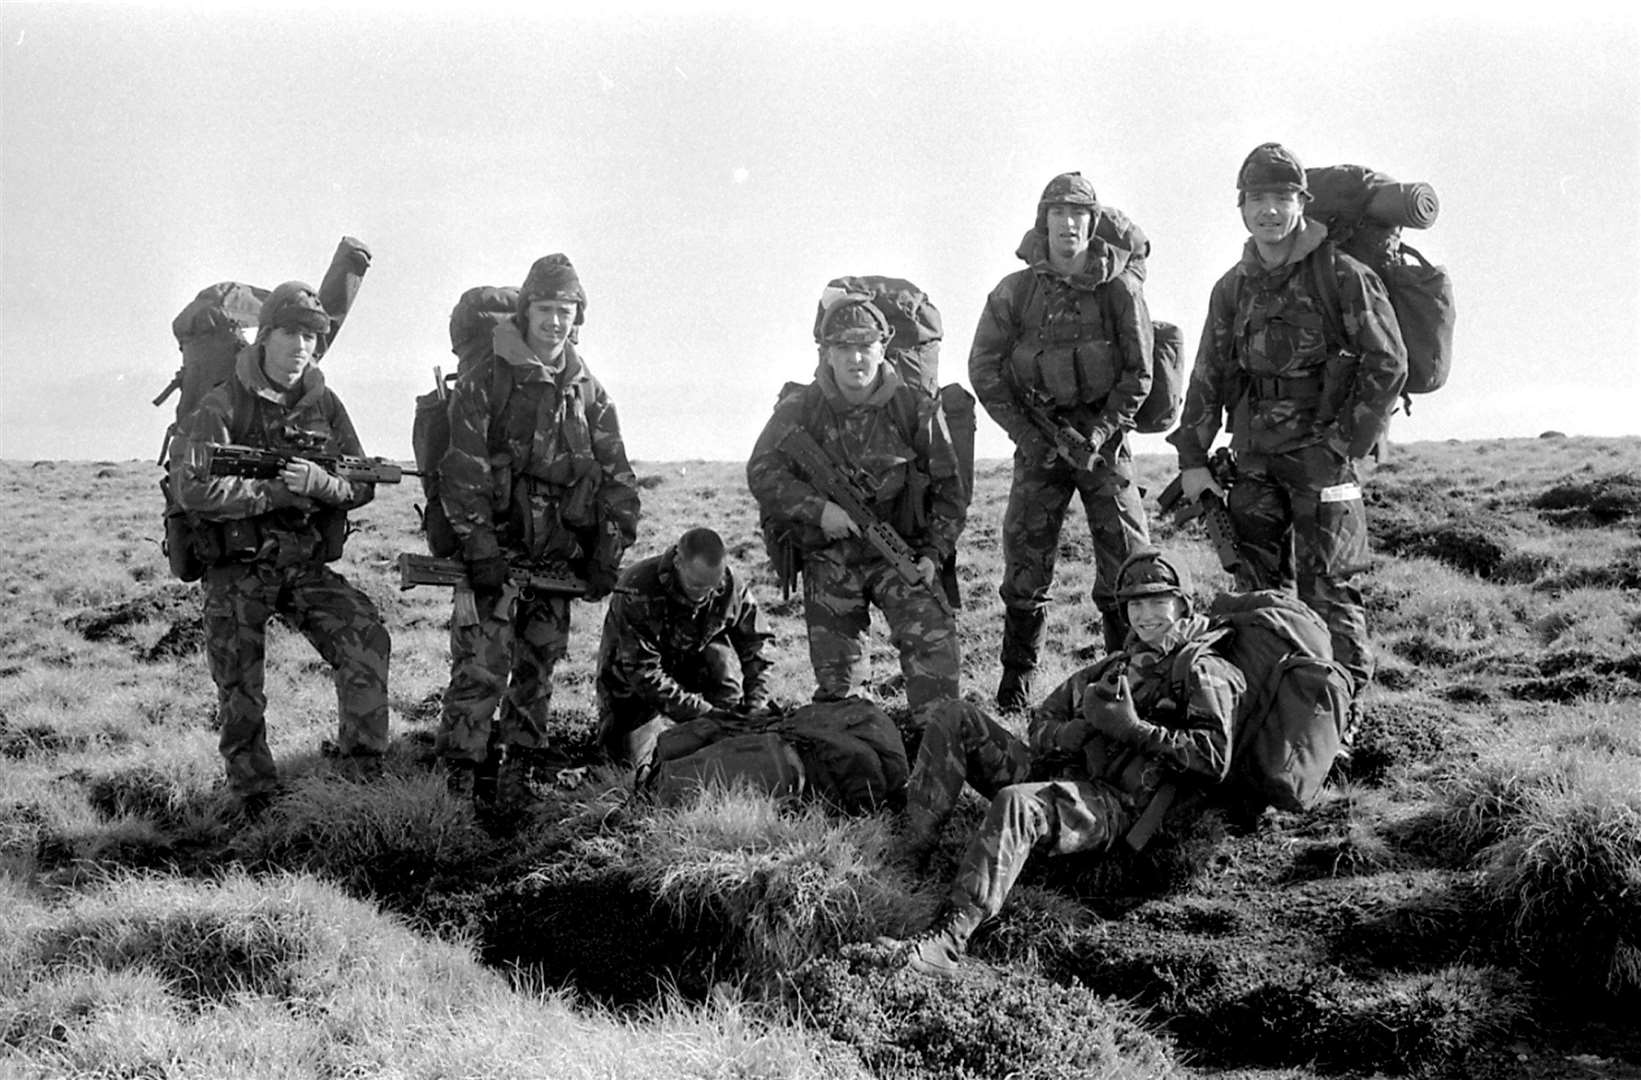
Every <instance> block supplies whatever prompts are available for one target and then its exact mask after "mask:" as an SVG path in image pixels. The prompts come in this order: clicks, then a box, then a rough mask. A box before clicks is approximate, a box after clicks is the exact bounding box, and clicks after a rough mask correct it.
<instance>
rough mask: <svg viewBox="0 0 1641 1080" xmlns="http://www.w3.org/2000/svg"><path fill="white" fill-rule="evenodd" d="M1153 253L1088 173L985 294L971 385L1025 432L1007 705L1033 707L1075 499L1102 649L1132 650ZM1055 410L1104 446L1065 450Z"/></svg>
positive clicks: (1056, 201)
mask: <svg viewBox="0 0 1641 1080" xmlns="http://www.w3.org/2000/svg"><path fill="white" fill-rule="evenodd" d="M1149 250H1150V245H1149V243H1148V242H1147V241H1146V239H1145V236H1144V234H1142V233H1141V232H1140V230H1139V229H1138V228H1137V227H1135V226H1134V225H1133V224H1132V223H1131V222H1130V221H1129V220H1128V218H1127V217H1126V216H1124V215H1123V214H1122V212H1121V211H1119V210H1115V209H1113V208H1111V207H1107V206H1101V205H1100V203H1099V201H1098V200H1097V199H1096V198H1095V195H1094V186H1093V185H1092V184H1090V183H1089V182H1088V181H1087V180H1085V179H1084V178H1083V176H1082V174H1081V173H1075V172H1071V173H1062V174H1060V175H1059V176H1056V177H1055V178H1054V179H1053V180H1051V181H1049V184H1048V186H1047V187H1046V188H1044V189H1043V195H1042V198H1041V200H1039V202H1038V204H1037V222H1036V225H1035V226H1034V227H1033V229H1032V230H1031V231H1030V232H1028V233H1027V234H1026V237H1025V239H1024V240H1023V241H1022V242H1021V244H1020V248H1019V250H1018V251H1017V252H1015V254H1016V255H1018V256H1019V257H1020V258H1021V259H1022V260H1024V261H1025V262H1026V264H1027V268H1026V269H1024V270H1017V271H1015V272H1014V273H1012V274H1010V275H1009V276H1008V277H1006V278H1004V279H1003V280H1002V281H1001V282H1000V283H999V284H998V286H997V288H995V289H993V290H992V292H991V295H990V296H988V297H987V298H986V307H985V310H984V311H983V312H981V314H980V325H979V326H978V327H976V329H975V332H974V345H973V348H972V349H971V351H970V353H969V381H970V382H971V383H972V384H973V385H974V392H975V396H976V397H978V398H979V399H980V402H981V404H982V405H984V406H985V407H986V411H987V412H988V413H990V414H991V417H992V419H993V420H995V421H997V423H998V425H999V426H1001V427H1002V428H1003V430H1004V431H1006V432H1007V433H1008V435H1009V438H1011V439H1013V440H1014V444H1015V450H1014V479H1013V483H1012V484H1011V485H1010V487H1009V501H1008V507H1007V509H1006V510H1005V511H1004V512H1003V582H1002V585H1001V587H1000V588H999V589H998V593H999V595H1001V596H1002V598H1003V606H1004V608H1005V615H1004V623H1003V646H1002V662H1003V674H1002V678H1001V680H1000V681H999V682H998V684H997V705H998V707H999V708H1001V709H1004V710H1009V711H1013V710H1018V709H1023V708H1025V707H1026V704H1027V701H1028V699H1029V698H1030V695H1031V675H1032V672H1033V670H1035V668H1036V667H1037V651H1038V648H1039V646H1040V645H1041V643H1042V638H1043V622H1044V618H1045V616H1046V614H1047V607H1048V599H1049V587H1050V586H1051V585H1052V584H1053V582H1054V562H1055V556H1056V555H1057V553H1058V551H1059V545H1060V529H1061V526H1062V525H1063V524H1064V522H1065V512H1066V507H1067V506H1068V505H1069V504H1070V502H1071V496H1072V493H1073V492H1075V493H1076V494H1077V495H1078V496H1080V497H1081V499H1082V503H1083V509H1084V511H1085V512H1086V513H1087V515H1088V529H1089V533H1090V536H1091V537H1092V539H1093V542H1094V569H1095V578H1094V588H1093V596H1094V603H1095V605H1096V606H1097V607H1098V608H1099V611H1100V618H1101V621H1102V624H1103V631H1104V637H1105V646H1106V648H1107V649H1108V650H1116V649H1118V648H1120V647H1121V645H1122V640H1123V627H1122V617H1121V614H1120V613H1119V611H1118V610H1117V600H1116V597H1115V594H1114V591H1113V582H1114V581H1115V580H1116V576H1117V569H1118V567H1120V566H1121V565H1122V563H1123V560H1124V559H1126V558H1128V556H1129V555H1130V554H1132V553H1133V552H1134V551H1136V550H1138V549H1140V548H1142V547H1144V546H1145V545H1146V544H1147V543H1148V533H1147V530H1146V524H1145V510H1144V508H1143V507H1142V506H1141V504H1140V492H1139V489H1138V488H1137V487H1135V486H1134V480H1133V462H1132V459H1131V457H1130V454H1129V450H1128V440H1127V434H1126V433H1127V431H1128V429H1129V428H1132V427H1133V426H1134V414H1135V413H1136V412H1137V411H1138V409H1139V407H1140V405H1141V403H1143V402H1144V401H1145V396H1146V394H1147V393H1148V392H1149V391H1150V389H1151V345H1152V339H1151V316H1150V313H1149V312H1148V311H1147V310H1146V306H1145V298H1144V295H1143V294H1142V293H1141V291H1140V285H1141V283H1142V282H1143V281H1144V278H1145V256H1146V254H1147V252H1148V251H1149ZM1028 405H1031V406H1037V407H1040V408H1041V409H1042V410H1044V411H1045V412H1046V413H1047V414H1048V415H1049V416H1050V417H1052V418H1053V421H1054V423H1055V424H1056V425H1059V424H1068V425H1070V426H1072V427H1074V428H1075V429H1076V430H1077V431H1078V432H1079V433H1080V434H1082V435H1084V436H1087V437H1088V440H1089V442H1090V443H1091V444H1092V445H1093V446H1094V447H1096V448H1097V449H1096V450H1095V451H1094V452H1093V453H1091V454H1082V455H1078V454H1074V453H1070V452H1067V451H1064V450H1061V449H1059V448H1058V447H1057V446H1056V444H1055V442H1054V441H1053V440H1052V439H1051V438H1050V437H1049V435H1047V434H1046V433H1045V432H1044V431H1043V430H1042V429H1041V428H1040V427H1039V426H1038V424H1037V423H1036V422H1034V421H1033V419H1032V418H1031V416H1030V415H1028V412H1027V408H1026V407H1027V406H1028Z"/></svg>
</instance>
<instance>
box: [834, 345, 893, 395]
mask: <svg viewBox="0 0 1641 1080" xmlns="http://www.w3.org/2000/svg"><path fill="white" fill-rule="evenodd" d="M826 363H827V365H828V366H829V367H830V368H831V369H832V377H833V378H834V379H836V380H837V383H838V388H839V389H842V390H852V391H865V390H870V389H871V388H872V387H873V386H875V385H877V377H878V373H879V372H880V371H882V370H883V342H881V341H874V342H872V343H871V344H870V345H861V344H857V343H854V342H845V343H842V344H834V345H828V346H826Z"/></svg>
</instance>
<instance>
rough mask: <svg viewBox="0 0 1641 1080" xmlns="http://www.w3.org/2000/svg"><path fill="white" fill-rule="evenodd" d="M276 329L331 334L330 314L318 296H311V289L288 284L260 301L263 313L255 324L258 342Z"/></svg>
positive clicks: (315, 293) (298, 284)
mask: <svg viewBox="0 0 1641 1080" xmlns="http://www.w3.org/2000/svg"><path fill="white" fill-rule="evenodd" d="M275 329H279V330H311V331H313V332H314V333H315V334H328V333H330V314H329V313H328V312H326V311H325V305H323V304H321V303H320V302H319V294H318V293H317V292H314V290H313V286H312V285H309V284H307V283H306V282H302V281H287V282H285V283H284V284H283V285H280V286H278V287H277V288H275V289H274V291H273V292H271V293H269V294H268V298H267V299H266V300H264V301H262V310H261V312H260V313H258V315H257V320H256V336H257V340H258V341H261V340H262V339H264V338H266V337H267V336H268V334H269V332H270V331H273V330H275Z"/></svg>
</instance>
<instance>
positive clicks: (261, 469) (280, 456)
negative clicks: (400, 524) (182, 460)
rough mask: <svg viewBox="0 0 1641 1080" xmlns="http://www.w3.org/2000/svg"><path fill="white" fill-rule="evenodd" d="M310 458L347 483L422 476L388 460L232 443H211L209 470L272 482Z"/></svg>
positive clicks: (383, 482)
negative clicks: (294, 462) (292, 465)
mask: <svg viewBox="0 0 1641 1080" xmlns="http://www.w3.org/2000/svg"><path fill="white" fill-rule="evenodd" d="M299 457H300V458H306V459H307V460H309V461H311V462H313V463H314V464H315V465H317V466H319V467H320V468H321V469H324V470H325V471H326V472H328V473H330V474H331V475H332V476H339V477H341V478H342V479H343V480H361V481H364V482H366V483H370V484H397V483H399V481H400V480H402V479H403V478H404V477H406V476H420V475H422V474H421V473H419V472H417V471H416V470H415V469H406V468H403V467H402V466H399V465H396V464H394V463H393V462H391V461H388V460H386V459H385V458H362V457H347V456H345V455H338V454H314V453H308V452H307V451H306V450H303V449H293V450H263V449H259V448H257V447H254V446H235V445H233V444H232V443H226V444H219V443H210V444H208V446H207V449H206V459H207V471H208V472H209V473H210V475H212V476H246V477H250V478H252V479H255V480H271V479H273V478H274V477H276V476H278V475H279V474H280V473H281V472H283V471H284V469H285V466H286V465H288V464H290V463H291V461H292V460H294V459H296V458H299Z"/></svg>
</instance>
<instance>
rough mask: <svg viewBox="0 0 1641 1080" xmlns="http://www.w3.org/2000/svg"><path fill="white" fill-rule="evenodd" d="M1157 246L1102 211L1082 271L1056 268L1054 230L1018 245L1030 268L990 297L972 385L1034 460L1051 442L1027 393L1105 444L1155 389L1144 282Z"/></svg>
mask: <svg viewBox="0 0 1641 1080" xmlns="http://www.w3.org/2000/svg"><path fill="white" fill-rule="evenodd" d="M1112 223H1115V224H1112ZM1107 233H1109V234H1110V235H1111V236H1112V240H1111V241H1110V242H1108V241H1107V240H1106V239H1104V238H1103V237H1104V235H1106V234H1107ZM1118 237H1121V238H1122V239H1123V240H1125V241H1126V242H1128V243H1134V244H1137V245H1139V249H1138V250H1137V251H1131V250H1130V249H1128V248H1126V247H1124V246H1122V245H1121V244H1120V243H1118V242H1117V238H1118ZM1148 249H1149V244H1148V243H1147V242H1146V241H1145V238H1144V235H1143V234H1142V233H1140V232H1139V230H1138V229H1137V228H1135V227H1134V226H1133V225H1132V223H1130V222H1129V221H1128V219H1127V218H1126V217H1123V216H1122V215H1121V213H1120V212H1119V211H1116V210H1107V209H1102V210H1101V211H1100V222H1099V224H1098V225H1096V228H1095V235H1094V236H1093V237H1092V238H1091V240H1090V241H1089V248H1088V255H1089V261H1088V267H1087V269H1086V270H1085V271H1084V272H1083V273H1081V274H1076V275H1070V276H1068V275H1065V274H1061V273H1060V272H1059V271H1057V270H1055V269H1054V268H1053V267H1052V266H1051V265H1050V264H1049V261H1048V245H1047V238H1046V236H1045V235H1044V234H1043V233H1041V232H1037V231H1036V230H1033V231H1031V232H1028V233H1026V236H1025V239H1024V240H1022V241H1021V243H1020V248H1019V250H1018V251H1016V252H1015V254H1016V255H1018V256H1019V257H1020V258H1021V259H1022V260H1024V261H1025V262H1026V264H1027V268H1026V269H1024V270H1017V271H1015V272H1014V273H1012V274H1010V275H1009V276H1008V277H1005V278H1004V279H1003V280H1002V281H1001V282H999V283H998V285H997V287H996V288H995V289H993V290H992V291H991V295H989V296H988V297H986V306H985V309H984V310H983V311H982V312H981V314H980V323H979V325H978V326H977V327H976V328H975V332H974V343H973V345H972V347H971V348H970V350H969V382H970V383H971V384H972V385H973V386H974V393H975V396H976V397H978V398H979V399H980V403H981V404H982V405H984V406H985V408H986V411H987V412H988V413H990V414H991V417H992V419H993V420H995V421H997V423H998V425H999V426H1000V427H1002V429H1003V430H1004V431H1006V432H1008V435H1009V438H1010V439H1012V440H1014V443H1015V445H1016V446H1018V447H1020V448H1021V449H1022V451H1023V452H1024V453H1025V454H1026V455H1027V456H1028V457H1030V458H1033V459H1036V460H1041V459H1042V458H1044V457H1045V456H1046V455H1047V454H1048V452H1049V450H1050V449H1051V448H1052V444H1051V443H1050V442H1049V441H1048V438H1047V436H1045V435H1044V434H1043V433H1042V432H1041V431H1039V430H1038V429H1037V427H1036V426H1035V425H1034V424H1033V423H1032V421H1031V419H1030V418H1029V417H1028V416H1027V415H1026V413H1025V410H1024V409H1023V408H1022V407H1021V404H1022V400H1024V399H1026V398H1029V399H1031V400H1032V403H1033V404H1036V405H1039V406H1043V407H1046V408H1047V409H1048V411H1049V412H1050V413H1051V414H1052V415H1053V416H1054V417H1055V418H1056V419H1057V420H1058V421H1059V422H1061V423H1069V424H1071V425H1072V426H1073V427H1075V428H1076V429H1077V430H1078V431H1079V432H1081V433H1082V434H1083V435H1086V436H1089V437H1090V438H1091V439H1092V440H1093V441H1094V443H1095V445H1097V446H1104V445H1105V444H1106V443H1107V442H1109V441H1111V440H1112V439H1113V438H1114V437H1116V436H1118V435H1120V434H1121V433H1122V432H1124V431H1127V430H1129V429H1130V428H1132V427H1133V426H1134V414H1135V413H1136V412H1138V411H1139V407H1140V405H1141V404H1142V403H1143V402H1144V401H1145V397H1146V395H1147V394H1148V393H1150V390H1151V350H1152V330H1151V315H1150V311H1149V310H1148V309H1147V308H1146V304H1145V297H1144V294H1143V292H1142V291H1141V288H1140V285H1141V282H1142V281H1143V280H1144V275H1145V256H1144V251H1145V250H1148ZM1111 456H1112V457H1114V456H1115V455H1111Z"/></svg>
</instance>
